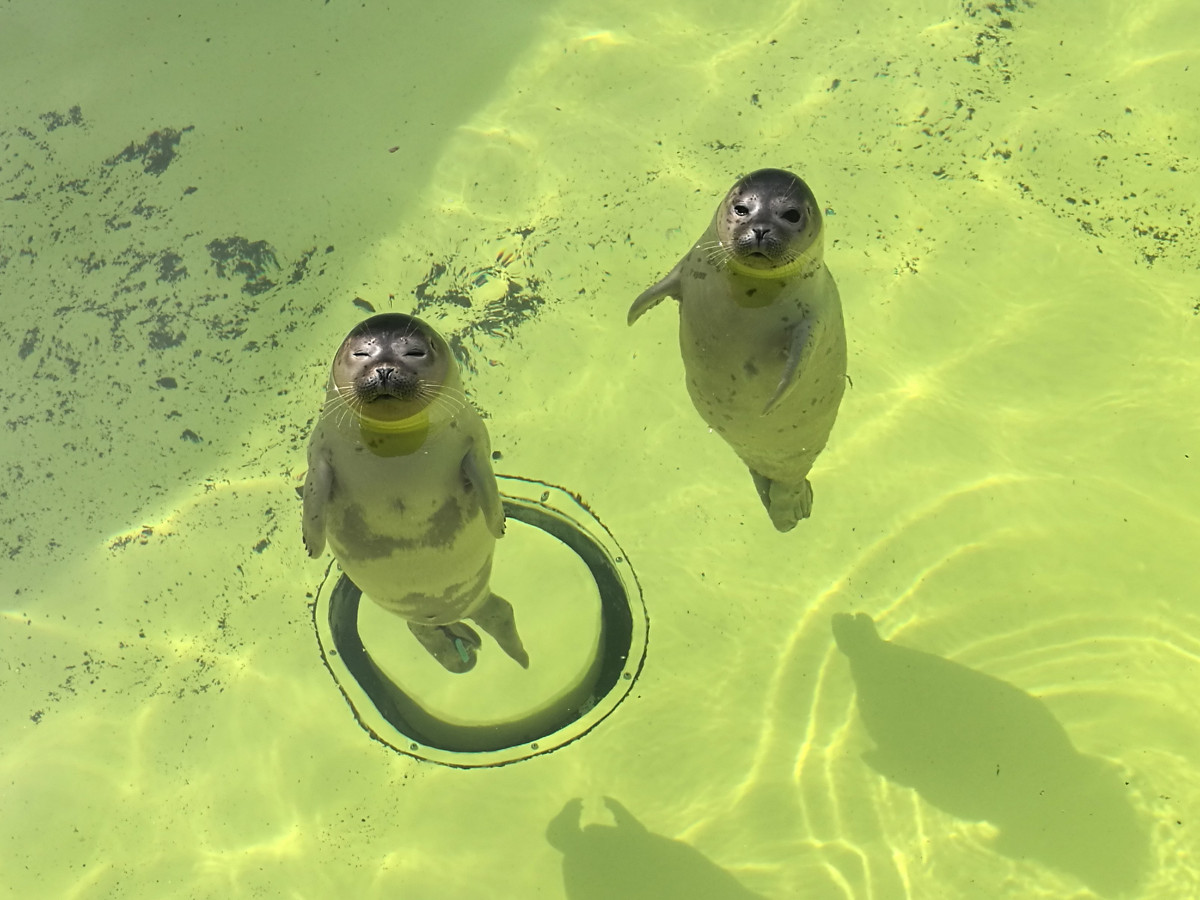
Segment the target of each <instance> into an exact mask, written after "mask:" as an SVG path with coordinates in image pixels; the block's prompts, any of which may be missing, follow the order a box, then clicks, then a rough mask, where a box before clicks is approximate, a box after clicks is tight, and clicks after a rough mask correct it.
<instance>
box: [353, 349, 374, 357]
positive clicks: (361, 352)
mask: <svg viewBox="0 0 1200 900" xmlns="http://www.w3.org/2000/svg"><path fill="white" fill-rule="evenodd" d="M353 355H354V356H370V355H371V354H370V353H368V352H367V351H366V350H355V351H354V354H353Z"/></svg>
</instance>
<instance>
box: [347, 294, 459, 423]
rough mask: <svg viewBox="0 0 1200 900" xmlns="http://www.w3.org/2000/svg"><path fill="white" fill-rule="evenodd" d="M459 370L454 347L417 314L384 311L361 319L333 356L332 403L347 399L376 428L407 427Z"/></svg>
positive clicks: (358, 413) (356, 413)
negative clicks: (452, 354) (455, 361)
mask: <svg viewBox="0 0 1200 900" xmlns="http://www.w3.org/2000/svg"><path fill="white" fill-rule="evenodd" d="M456 371H457V370H456V368H455V367H454V366H453V365H452V357H451V354H450V348H449V346H447V344H446V342H445V340H444V339H443V338H442V336H441V335H439V334H438V333H437V332H436V331H434V330H433V329H432V328H430V327H429V326H428V325H426V324H425V323H424V322H422V321H421V320H420V319H417V318H414V317H413V316H407V315H404V314H402V313H384V314H382V315H378V316H372V317H371V318H369V319H366V320H365V321H363V322H360V323H359V324H358V325H356V326H355V327H354V329H353V330H352V331H351V332H350V333H349V334H348V335H346V339H345V340H344V341H343V342H342V346H341V347H340V348H339V349H338V352H337V355H336V356H335V357H334V360H333V367H332V370H331V371H330V375H329V386H328V397H327V398H326V399H327V403H332V404H334V405H336V404H339V403H340V404H342V405H344V406H345V407H346V408H348V409H349V410H351V411H352V412H353V413H354V415H355V417H356V418H357V419H358V420H359V422H360V423H361V424H362V425H363V426H364V427H366V428H370V429H371V430H375V431H382V432H389V431H397V430H406V429H407V428H408V427H409V426H411V425H412V424H414V423H413V422H412V421H411V420H413V419H414V418H415V417H418V416H421V417H422V418H424V417H423V416H422V414H423V413H425V411H426V409H427V407H429V405H430V404H431V403H432V402H433V400H434V399H435V398H437V397H438V396H439V395H440V394H441V392H442V391H443V389H444V388H445V386H446V385H447V382H448V381H449V380H451V379H452V378H453V373H455V372H456Z"/></svg>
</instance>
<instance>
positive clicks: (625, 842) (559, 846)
mask: <svg viewBox="0 0 1200 900" xmlns="http://www.w3.org/2000/svg"><path fill="white" fill-rule="evenodd" d="M604 803H605V805H606V806H607V807H608V809H609V811H610V812H611V813H612V815H613V819H614V821H615V822H616V824H615V825H588V826H586V827H584V828H580V826H579V814H580V812H581V810H582V809H583V801H582V800H580V799H575V800H568V801H567V804H566V806H564V807H563V808H562V812H560V813H559V814H558V815H556V816H555V817H554V818H553V819H552V820H551V822H550V825H549V826H548V827H547V828H546V840H547V841H549V843H550V846H551V847H554V848H555V849H556V850H558V851H559V852H560V853H562V855H563V882H564V884H565V887H566V892H567V897H568V900H614V898H620V900H765V898H764V897H763V896H762V895H761V894H756V893H754V892H753V891H749V890H747V889H746V888H744V887H742V885H741V884H740V883H739V882H738V880H737V879H736V878H734V877H733V876H732V875H730V874H729V873H728V872H726V871H725V870H724V869H722V868H721V867H720V866H718V865H717V864H716V863H714V862H712V861H711V860H709V859H708V858H707V857H706V856H705V855H704V854H703V853H701V852H700V851H699V850H696V849H695V848H694V847H692V846H690V845H688V844H685V843H684V842H683V841H676V840H672V839H671V838H668V837H664V836H662V835H661V834H654V833H653V832H650V831H647V830H646V828H645V826H643V825H642V824H641V823H640V822H639V821H638V820H637V819H635V818H634V817H633V815H632V814H631V813H630V812H629V810H627V809H626V808H625V807H624V806H622V805H621V804H620V803H618V802H617V801H616V800H614V799H612V798H611V797H605V798H604Z"/></svg>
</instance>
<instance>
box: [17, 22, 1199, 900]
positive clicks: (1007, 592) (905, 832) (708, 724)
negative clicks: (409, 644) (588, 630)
mask: <svg viewBox="0 0 1200 900" xmlns="http://www.w3.org/2000/svg"><path fill="white" fill-rule="evenodd" d="M1197 36H1198V35H1197V26H1196V25H1195V24H1194V15H1193V14H1192V10H1191V8H1190V7H1189V6H1188V5H1187V4H1183V3H1167V2H1156V3H1151V4H1141V5H1129V4H1125V5H1117V4H1105V5H1097V4H1085V3H1082V2H1078V0H1076V2H1067V3H1058V4H1051V3H1040V4H1033V3H1030V2H1027V0H1002V2H999V3H995V4H977V3H973V2H966V0H962V2H944V3H924V2H919V3H912V4H904V5H896V6H892V5H887V4H882V3H869V2H859V3H833V2H827V3H820V2H814V3H800V2H796V3H790V4H789V3H786V2H779V3H761V4H755V5H753V6H750V5H731V4H729V3H715V2H706V0H703V2H702V0H695V2H689V0H675V2H673V3H670V4H646V3H632V2H623V0H613V2H608V3H603V4H596V3H594V2H593V3H585V2H581V0H559V2H554V3H550V2H540V3H534V2H526V3H520V4H510V5H508V6H507V7H506V8H505V9H504V10H503V11H500V10H499V9H498V8H497V7H496V6H495V5H486V4H480V5H478V6H476V7H463V6H461V5H460V6H455V5H447V4H416V3H407V4H386V3H379V2H375V0H362V2H355V3H351V2H347V0H326V2H316V0H308V2H305V3H288V4H284V3H260V4H235V3H231V2H228V0H202V2H199V3H192V4H189V5H187V6H186V8H183V7H180V8H178V9H176V8H170V9H168V8H166V7H164V6H163V5H162V4H155V3H148V2H140V3H137V2H131V3H127V4H124V5H121V6H117V5H115V4H103V5H101V4H87V3H80V2H68V3H59V4H46V3H38V2H33V0H10V2H7V3H5V4H4V5H3V6H2V7H0V73H2V74H3V84H4V85H5V90H4V92H3V100H0V103H2V105H3V114H2V116H0V201H2V203H0V302H2V303H3V312H2V313H0V337H2V341H3V345H4V346H5V347H7V348H8V352H7V357H6V361H5V365H6V372H7V375H8V377H7V378H6V379H5V384H4V385H3V387H2V388H0V391H2V396H3V421H4V425H5V427H4V428H3V429H2V430H0V447H2V458H0V463H2V467H3V468H2V472H3V481H2V483H0V500H2V503H0V553H2V555H3V557H4V558H5V559H6V560H7V561H6V563H5V565H4V569H3V571H4V577H3V587H2V590H3V595H4V598H5V599H4V619H3V623H4V624H3V629H2V630H0V640H2V641H3V645H2V655H0V659H2V661H3V662H2V664H0V709H2V711H3V715H2V716H0V728H2V729H3V731H2V733H0V809H2V810H3V814H2V816H0V888H2V890H3V896H11V897H20V898H30V897H47V898H59V897H72V898H90V897H96V898H101V897H103V898H126V897H128V898H134V897H153V898H175V897H178V898H189V900H195V898H243V897H246V898H249V897H289V898H328V897H343V896H346V897H348V896H354V897H364V898H374V897H379V898H383V897H389V898H390V897H419V898H439V900H441V898H446V900H456V898H466V897H480V896H487V897H499V898H510V897H511V898H521V900H525V898H550V900H564V898H565V900H584V898H587V900H592V898H609V897H612V898H641V897H646V898H650V897H653V898H659V900H662V898H668V900H674V898H703V897H712V898H718V900H722V898H742V897H760V898H772V900H791V898H805V900H807V898H821V900H825V898H830V900H851V898H853V900H890V898H912V900H927V898H961V897H997V896H1004V897H1022V898H1043V897H1044V898H1055V900H1058V898H1078V900H1084V898H1092V897H1137V898H1147V900H1159V898H1162V900H1178V898H1186V897H1193V896H1197V895H1200V838H1198V837H1197V833H1196V828H1195V824H1196V823H1195V822H1194V821H1193V818H1192V816H1193V811H1194V810H1195V809H1197V808H1198V807H1200V701H1198V700H1197V697H1200V596H1198V588H1197V579H1196V563H1195V560H1196V556H1197V547H1198V546H1200V518H1198V517H1197V513H1196V510H1197V509H1200V471H1198V466H1200V426H1198V424H1197V423H1198V419H1197V417H1196V414H1195V410H1197V409H1198V408H1200V272H1198V269H1197V266H1198V263H1200V237H1198V224H1197V221H1196V216H1197V211H1196V199H1195V198H1196V197H1198V196H1200V160H1198V156H1197V151H1196V148H1197V147H1200V120H1198V119H1197V117H1196V115H1195V110H1196V109H1197V108H1198V107H1200V51H1198V50H1197V47H1198V46H1200V43H1198V42H1197V40H1196V38H1197ZM763 166H776V167H782V168H788V169H791V170H793V171H795V172H797V173H798V174H800V175H801V176H802V177H803V178H804V179H805V180H806V181H807V182H808V183H809V184H810V185H811V186H812V188H813V190H814V191H815V193H816V195H817V197H818V199H819V201H820V203H821V205H822V207H823V209H824V211H825V228H826V232H825V233H826V244H825V260H826V262H827V264H828V265H829V268H830V270H831V271H832V272H833V275H834V277H835V278H836V280H837V283H838V286H839V289H840V292H841V297H842V304H843V308H844V312H845V319H846V332H847V337H848V341H849V352H850V360H849V375H850V379H851V385H850V386H849V387H848V389H847V391H846V396H845V399H844V400H843V402H842V407H841V411H840V414H839V417H838V421H837V423H836V425H835V427H834V430H833V434H832V437H831V439H830V442H829V445H828V447H827V449H826V450H825V452H824V453H823V454H822V456H821V457H820V458H819V459H818V461H817V464H816V466H815V468H814V470H813V472H812V476H811V479H812V483H813V487H814V493H815V503H814V509H813V515H812V517H811V518H810V519H808V520H806V521H803V522H801V523H800V525H799V526H797V528H796V529H795V530H794V531H792V532H791V533H788V534H780V533H777V532H776V531H775V530H774V529H773V528H772V526H771V523H770V520H769V519H768V517H767V515H766V513H765V512H764V510H763V509H762V506H761V504H760V503H759V501H758V499H757V497H756V495H755V492H754V489H753V485H752V483H751V481H750V478H749V476H748V474H747V473H746V471H745V469H744V467H743V466H742V465H741V463H740V462H739V461H738V459H737V458H736V456H735V455H734V454H733V453H732V452H731V451H730V450H729V448H728V447H727V446H726V445H725V444H724V443H723V441H722V440H721V439H720V437H719V436H717V435H715V434H712V433H710V432H709V431H708V429H707V427H706V426H705V425H704V423H703V422H702V421H701V420H700V418H699V416H698V415H697V414H696V412H695V411H694V409H693V408H692V406H691V403H690V402H689V400H688V397H687V393H686V390H685V387H684V383H683V374H682V364H681V362H680V358H679V350H678V345H677V337H676V332H677V327H678V326H677V315H676V313H675V310H674V309H673V306H674V304H670V303H664V304H662V305H661V306H660V307H659V308H657V309H655V310H653V311H651V312H650V313H648V314H647V315H646V316H645V317H644V318H643V319H642V320H641V321H639V322H638V323H637V326H636V327H635V328H632V329H630V328H627V326H626V324H625V313H626V310H627V309H628V307H629V304H630V303H631V302H632V300H633V298H634V297H636V296H637V295H638V294H639V293H640V292H641V291H642V290H643V289H644V288H645V287H647V286H648V285H650V284H652V283H653V282H654V281H656V280H657V279H659V278H660V277H662V275H663V274H665V273H666V272H667V271H668V270H669V269H670V267H671V266H672V265H673V264H674V263H675V262H676V261H677V260H678V259H679V257H681V256H682V255H683V254H684V253H685V252H686V251H687V249H688V248H689V247H690V246H691V243H692V242H693V241H695V240H696V239H697V238H698V237H699V236H700V234H701V232H702V231H703V230H704V228H705V226H706V224H707V222H708V220H709V218H710V217H711V215H712V211H713V209H714V207H715V205H716V203H717V201H718V200H719V199H720V197H721V196H722V195H723V194H724V192H725V190H726V189H727V188H728V187H729V185H730V184H731V183H732V182H733V180H734V179H735V178H736V177H737V176H738V175H740V174H742V173H745V172H747V171H750V170H753V169H757V168H760V167H763ZM371 310H377V311H380V312H382V311H391V310H394V311H399V312H408V313H415V314H417V315H419V316H421V317H422V318H424V319H425V320H427V321H429V322H430V323H432V324H433V325H434V326H435V327H437V328H438V329H439V330H440V331H441V332H442V333H443V334H444V335H446V336H447V337H448V339H450V340H451V343H452V345H453V346H454V347H455V348H456V351H457V354H458V357H459V360H460V363H461V364H462V366H463V370H464V373H463V374H464V380H465V382H466V385H467V389H468V391H469V393H470V394H471V396H472V398H473V400H474V401H475V403H476V404H477V405H478V406H479V408H480V409H481V410H483V411H484V412H485V413H486V415H487V422H488V427H489V430H490V433H491V438H492V444H493V448H494V450H495V451H496V452H497V453H498V454H499V456H498V458H497V460H496V462H495V466H496V469H497V471H498V472H500V473H503V474H507V475H512V476H520V477H524V478H532V479H538V480H542V481H545V482H547V483H549V484H554V485H561V486H563V487H564V488H565V489H566V490H568V491H570V492H572V493H575V494H578V495H579V496H580V497H581V498H582V499H583V500H584V501H585V502H586V504H587V506H588V508H589V509H590V510H592V512H594V514H595V515H596V517H597V518H598V519H599V520H600V521H602V522H603V524H604V526H605V527H606V528H607V529H608V530H609V531H611V533H612V534H613V535H614V536H615V538H616V539H617V540H618V541H619V542H620V546H621V547H622V548H623V549H624V550H625V551H626V552H627V553H628V557H629V564H630V565H631V566H632V567H633V569H634V570H635V571H636V574H637V579H638V582H639V584H640V588H641V591H642V594H643V596H644V601H645V605H646V610H647V611H648V615H649V621H650V630H649V645H648V651H647V656H646V662H645V666H644V668H643V669H642V671H641V674H640V677H639V678H638V680H637V683H636V684H635V685H634V687H633V689H632V690H631V692H630V695H629V696H628V698H627V699H626V700H625V701H624V702H623V703H622V704H621V705H620V706H619V707H618V708H617V709H616V710H615V711H614V712H613V713H612V714H611V715H610V716H608V718H607V719H605V720H604V721H603V722H601V723H600V724H599V725H598V726H597V727H596V728H594V729H593V730H592V731H590V732H589V733H587V734H586V735H585V736H584V737H582V738H580V739H579V740H576V741H574V742H572V743H569V744H567V745H566V746H564V747H562V748H561V749H559V750H556V751H555V752H552V753H546V754H542V755H539V756H535V757H533V758H531V759H528V760H525V761H521V762H516V763H513V764H510V765H505V766H500V767H492V768H480V769H460V768H452V767H448V766H442V765H438V764H435V763H431V762H428V761H422V760H417V759H413V758H411V757H409V756H405V755H403V754H400V753H397V752H396V751H395V750H394V749H392V748H391V747H390V746H388V745H387V744H386V743H383V742H380V741H378V740H374V739H372V737H371V736H370V735H368V734H367V733H366V732H365V731H364V730H363V729H362V728H361V727H360V726H359V724H358V722H357V721H356V719H355V716H354V715H353V712H352V710H351V709H350V708H349V707H348V705H347V703H346V701H345V699H344V698H343V696H342V694H341V693H340V692H339V690H338V687H337V685H336V684H335V683H334V681H333V679H332V678H331V677H330V672H329V670H327V669H326V668H325V666H324V665H323V664H322V661H321V649H320V646H319V642H318V637H317V634H316V631H315V629H314V623H313V609H314V606H315V604H316V597H317V591H318V587H319V586H320V585H321V584H322V580H323V578H324V577H325V567H326V565H327V564H328V560H327V559H326V560H324V561H315V560H309V559H308V558H307V557H306V555H305V553H304V549H303V546H302V545H301V541H300V502H299V499H298V498H297V496H296V492H295V488H296V486H297V485H298V484H299V483H301V479H302V476H303V472H304V467H305V456H304V451H305V445H306V442H307V439H308V434H309V432H310V430H311V427H312V425H313V423H314V421H315V417H316V415H317V413H318V412H319V407H320V402H321V399H322V395H323V384H324V380H325V377H326V373H327V367H328V364H329V360H330V358H331V356H332V354H333V352H334V350H335V349H336V348H337V346H338V345H339V344H340V342H341V340H342V337H343V336H344V335H345V333H346V332H347V331H348V330H349V329H350V328H351V327H352V326H353V325H354V324H355V323H356V322H357V321H359V320H360V319H362V318H364V317H365V316H367V315H369V314H370V311H371ZM504 552H505V543H504V541H503V540H502V541H501V542H500V544H499V545H498V547H497V556H498V558H499V557H500V555H501V554H503V553H504ZM514 552H516V553H519V552H520V551H519V548H518V549H516V550H514ZM536 565H537V561H536V558H535V557H534V556H532V555H531V558H530V559H529V560H528V562H527V563H526V562H525V561H522V562H521V563H520V565H518V567H517V568H520V569H521V570H522V571H521V577H520V579H517V581H518V583H527V582H528V581H529V571H528V569H529V568H532V569H535V570H536ZM526 567H527V568H526ZM550 580H551V582H552V583H558V579H557V578H552V579H550ZM535 581H536V579H535ZM509 599H510V600H511V601H512V602H513V605H514V607H515V608H516V609H517V615H518V617H519V616H520V615H521V608H522V603H521V598H520V597H517V596H512V597H509ZM858 613H862V614H865V615H866V616H868V617H869V618H870V619H871V620H872V621H873V627H874V628H876V629H877V630H878V635H879V637H880V638H882V639H884V640H886V641H887V642H888V643H883V642H882V641H879V640H877V639H875V638H874V637H873V635H872V634H871V623H868V622H866V621H865V620H863V619H854V618H838V619H836V620H835V618H834V617H835V616H839V615H841V614H851V615H852V614H858ZM835 623H838V632H839V634H838V637H837V638H836V639H835ZM543 645H544V646H547V647H548V648H550V649H548V650H547V652H548V653H553V652H554V651H553V647H554V642H553V641H549V640H546V641H545V642H544V644H543ZM413 646H414V647H416V645H415V643H414V645H413ZM839 646H840V649H839ZM493 649H494V648H493ZM416 651H417V652H420V651H419V648H416ZM485 652H486V648H485ZM430 664H432V663H430ZM550 668H552V667H550V666H548V667H547V669H550ZM528 674H529V676H530V677H531V678H535V677H537V676H538V665H537V659H536V658H535V659H533V660H532V662H531V666H530V670H529V673H528ZM447 677H450V676H447Z"/></svg>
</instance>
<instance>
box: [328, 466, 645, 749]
mask: <svg viewBox="0 0 1200 900" xmlns="http://www.w3.org/2000/svg"><path fill="white" fill-rule="evenodd" d="M497 480H498V481H499V486H500V491H501V498H502V500H503V501H504V513H505V516H506V518H507V525H506V531H505V536H504V538H503V540H501V541H500V543H499V544H498V545H497V550H498V552H497V553H496V557H495V560H494V562H493V568H492V580H491V586H492V590H494V591H495V592H496V593H497V594H499V595H500V596H502V597H504V598H505V599H506V600H508V601H509V602H510V603H511V604H512V605H513V609H514V611H515V614H516V620H517V627H518V628H519V630H520V632H521V637H522V639H523V640H524V643H525V649H526V650H527V651H528V652H529V657H530V664H529V669H528V670H524V669H522V668H521V667H520V666H518V665H517V664H516V663H515V662H513V661H512V660H511V659H509V658H508V657H507V656H506V655H505V654H504V652H503V651H502V650H501V649H500V648H499V647H498V646H497V645H496V644H495V643H494V642H492V641H490V640H489V639H488V638H487V637H486V636H484V645H483V648H482V650H481V651H480V653H479V657H478V660H477V663H476V665H475V668H473V669H472V670H471V671H470V672H466V673H464V674H461V675H453V674H450V673H449V672H446V670H445V669H443V668H442V667H441V666H440V665H439V664H438V663H437V662H436V661H435V660H434V659H433V658H432V657H431V656H429V655H428V654H427V653H425V652H424V651H423V650H422V649H421V647H420V645H419V644H418V643H417V641H416V639H415V638H414V637H413V636H412V634H411V633H410V632H409V630H408V626H407V623H405V622H404V620H402V619H401V618H399V617H398V616H395V615H392V614H391V613H389V612H387V611H385V610H383V609H382V608H380V607H379V606H377V605H376V604H375V603H372V602H371V601H369V600H368V601H366V602H364V603H360V602H359V601H360V599H361V597H362V594H361V592H360V591H359V590H358V588H357V587H355V586H354V584H353V583H352V582H351V581H350V580H349V579H347V578H346V576H345V575H342V576H341V577H340V578H338V580H337V583H336V584H335V585H334V587H333V589H332V590H327V589H326V586H327V585H328V583H329V579H326V583H325V584H324V585H322V587H321V589H320V590H319V591H318V594H317V600H316V603H315V604H314V606H313V624H314V626H315V627H316V631H317V639H318V641H319V642H320V645H321V655H322V657H323V659H324V661H325V667H326V668H327V669H328V670H329V672H330V673H331V674H332V675H333V678H334V681H336V682H337V684H338V687H339V688H340V690H341V692H342V695H343V696H344V697H345V698H346V702H347V703H349V705H350V708H351V709H352V710H353V711H354V715H355V718H356V719H358V722H359V724H360V725H362V727H363V728H364V729H366V731H367V732H368V733H369V734H370V735H371V736H372V737H374V738H375V739H376V740H379V741H381V742H383V743H385V744H387V745H388V746H390V747H392V748H394V749H395V750H397V751H399V752H400V753H404V754H406V755H408V756H414V757H417V758H419V759H427V760H430V761H432V762H436V763H441V764H443V765H447V766H458V767H463V768H471V767H479V766H499V765H504V764H506V763H512V762H517V761H518V760H522V759H528V758H529V757H531V756H537V755H538V754H541V753H549V752H550V751H552V750H556V749H558V748H559V747H562V746H564V745H565V744H568V743H570V742H571V741H574V740H577V739H578V738H580V737H582V736H583V735H585V734H587V733H588V732H589V731H591V730H592V729H593V728H595V727H596V725H598V724H599V723H600V722H601V721H603V720H604V719H605V718H606V717H607V716H608V715H609V714H610V713H611V712H612V711H613V710H614V709H616V707H617V705H618V704H619V703H620V702H621V701H622V700H624V699H625V697H626V695H628V693H629V690H630V689H631V688H632V687H633V683H634V681H635V680H636V679H637V676H638V674H639V673H640V672H641V669H642V663H643V662H644V660H645V656H646V638H647V631H648V627H649V621H648V618H647V616H646V610H645V606H644V605H643V603H642V595H641V590H640V588H639V586H638V583H637V577H636V576H635V575H634V573H633V569H632V567H631V566H630V565H629V562H628V560H626V559H625V555H624V553H623V552H622V551H621V548H620V547H619V546H618V545H617V543H616V541H615V540H614V539H613V537H612V535H611V534H609V532H608V530H607V529H606V528H605V527H604V525H603V524H602V523H601V522H600V521H599V520H598V519H597V518H596V517H595V516H594V515H592V513H591V512H590V510H588V509H587V507H585V506H584V505H583V504H582V502H581V501H579V500H578V499H576V498H575V497H573V496H572V495H571V494H569V493H568V492H567V491H565V490H563V489H562V488H558V487H554V486H553V485H548V484H544V483H542V482H540V481H532V480H529V479H524V478H514V477H510V476H505V475H501V476H498V477H497ZM331 568H332V567H331Z"/></svg>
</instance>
